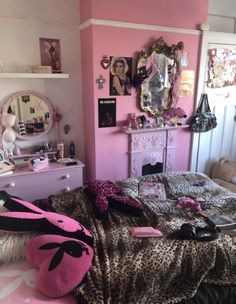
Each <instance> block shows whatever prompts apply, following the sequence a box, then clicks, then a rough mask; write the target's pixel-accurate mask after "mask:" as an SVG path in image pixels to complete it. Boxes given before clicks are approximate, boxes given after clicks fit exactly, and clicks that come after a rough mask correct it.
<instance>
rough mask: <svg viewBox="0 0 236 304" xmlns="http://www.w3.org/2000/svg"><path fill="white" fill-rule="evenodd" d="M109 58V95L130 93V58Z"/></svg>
mask: <svg viewBox="0 0 236 304" xmlns="http://www.w3.org/2000/svg"><path fill="white" fill-rule="evenodd" d="M111 58H112V59H111V68H110V95H131V80H130V79H131V77H130V76H131V69H132V58H125V57H111Z"/></svg>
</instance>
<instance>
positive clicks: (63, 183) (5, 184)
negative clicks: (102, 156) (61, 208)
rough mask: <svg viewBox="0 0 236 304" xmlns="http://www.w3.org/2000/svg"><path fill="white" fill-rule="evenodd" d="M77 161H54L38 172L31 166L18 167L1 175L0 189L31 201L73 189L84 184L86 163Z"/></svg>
mask: <svg viewBox="0 0 236 304" xmlns="http://www.w3.org/2000/svg"><path fill="white" fill-rule="evenodd" d="M76 162H77V165H73V166H65V164H60V163H58V162H53V163H49V166H48V168H45V169H42V170H40V171H36V172H33V171H30V169H29V168H24V169H16V170H14V173H13V174H10V175H6V176H0V190H4V191H6V192H8V193H9V194H12V195H15V196H18V197H20V198H22V199H24V200H26V201H29V202H31V201H34V200H35V199H42V198H47V197H48V196H49V195H50V194H56V193H60V192H65V191H71V190H73V189H75V188H77V187H80V186H82V185H83V167H84V164H83V163H82V162H81V161H80V160H76Z"/></svg>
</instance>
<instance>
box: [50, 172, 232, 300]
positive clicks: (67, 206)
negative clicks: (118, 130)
mask: <svg viewBox="0 0 236 304" xmlns="http://www.w3.org/2000/svg"><path fill="white" fill-rule="evenodd" d="M140 181H151V182H155V181H159V182H162V183H164V185H165V190H166V197H167V198H166V199H161V200H160V199H159V200H145V199H142V200H141V199H140V200H139V203H140V204H141V205H142V206H143V207H144V214H143V216H142V217H140V218H135V217H131V216H128V215H125V214H123V213H120V212H119V211H117V210H110V211H109V214H108V217H107V218H105V219H102V220H98V219H96V218H95V217H94V214H93V209H92V206H91V203H90V201H89V200H88V199H87V197H86V196H85V194H84V192H83V188H78V189H76V190H74V191H72V192H70V193H64V194H60V195H55V196H51V197H50V200H51V202H52V205H53V207H54V208H55V209H56V211H57V212H61V213H64V214H66V215H69V216H71V217H73V218H75V219H77V220H79V221H80V222H81V223H82V224H83V225H85V226H86V228H88V229H89V230H90V231H91V232H92V234H93V236H94V240H95V244H94V245H95V246H94V247H95V248H94V250H95V257H94V261H93V266H92V267H91V269H90V271H89V272H88V274H87V276H86V278H85V280H84V283H83V284H82V285H81V286H80V287H78V288H77V289H76V290H75V291H74V294H75V295H76V296H77V299H78V303H81V299H83V300H84V302H85V303H89V304H104V303H107V304H144V303H145V304H149V303H150V304H159V303H161V304H170V303H178V302H179V301H181V300H183V299H190V298H191V297H193V296H194V294H195V293H196V290H197V288H198V286H199V285H200V283H201V282H207V283H211V284H217V285H228V284H232V285H233V284H235V282H236V238H234V237H231V236H229V235H225V234H220V237H219V238H218V239H217V240H215V241H212V242H206V243H205V242H197V241H194V240H191V241H180V240H176V239H171V238H169V237H168V235H169V234H170V233H172V232H174V231H176V229H179V228H180V226H181V224H182V223H184V222H189V221H191V222H193V223H194V224H196V225H199V226H201V225H202V226H204V225H205V223H204V220H203V219H202V218H200V217H198V216H196V215H195V214H193V213H191V212H190V213H189V212H188V213H186V212H183V211H181V210H179V209H177V208H176V207H175V204H176V200H177V199H178V198H179V197H181V196H191V197H192V198H195V199H198V200H199V201H201V204H202V206H203V208H204V209H205V210H207V212H208V213H209V214H229V215H232V214H235V211H236V194H233V193H231V192H230V191H228V190H226V189H224V188H221V187H219V186H218V185H217V184H215V183H214V182H213V181H211V180H210V179H209V178H208V177H207V176H205V175H204V174H197V173H190V172H178V173H168V174H167V173H166V174H165V173H161V174H154V175H148V176H143V177H140V178H131V179H126V180H120V181H117V183H118V184H119V185H120V186H121V187H122V189H123V193H124V194H125V195H127V194H128V195H130V196H132V197H133V198H136V199H137V195H138V184H139V183H140ZM133 226H153V227H154V228H158V229H160V230H161V231H162V232H163V233H164V235H165V236H164V237H163V238H142V239H138V238H132V237H131V236H130V234H129V229H130V227H133ZM84 302H83V303H84Z"/></svg>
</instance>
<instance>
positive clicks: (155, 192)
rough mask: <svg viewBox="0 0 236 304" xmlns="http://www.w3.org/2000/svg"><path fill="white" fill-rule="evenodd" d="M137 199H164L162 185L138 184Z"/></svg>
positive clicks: (151, 183) (164, 193)
mask: <svg viewBox="0 0 236 304" xmlns="http://www.w3.org/2000/svg"><path fill="white" fill-rule="evenodd" d="M138 197H139V198H145V199H155V198H166V191H165V186H164V184H162V183H154V182H140V183H139V187H138Z"/></svg>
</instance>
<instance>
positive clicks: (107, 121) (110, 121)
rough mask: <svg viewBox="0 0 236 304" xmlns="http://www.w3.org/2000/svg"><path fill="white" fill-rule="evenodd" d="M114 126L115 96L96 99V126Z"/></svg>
mask: <svg viewBox="0 0 236 304" xmlns="http://www.w3.org/2000/svg"><path fill="white" fill-rule="evenodd" d="M115 126H116V98H99V99H98V127H99V128H109V127H115Z"/></svg>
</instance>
